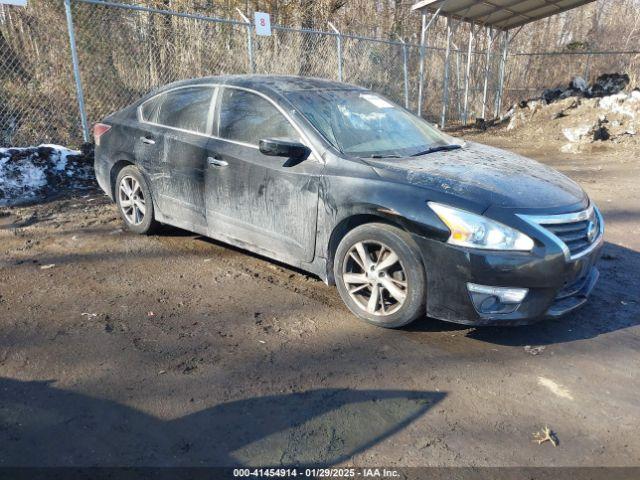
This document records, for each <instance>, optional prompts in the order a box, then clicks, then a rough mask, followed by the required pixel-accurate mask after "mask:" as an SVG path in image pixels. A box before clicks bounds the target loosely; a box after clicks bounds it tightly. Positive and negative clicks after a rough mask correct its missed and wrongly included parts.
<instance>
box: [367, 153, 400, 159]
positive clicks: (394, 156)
mask: <svg viewBox="0 0 640 480" xmlns="http://www.w3.org/2000/svg"><path fill="white" fill-rule="evenodd" d="M367 158H402V157H401V156H400V155H380V154H379V153H374V154H373V155H370V156H368V157H367Z"/></svg>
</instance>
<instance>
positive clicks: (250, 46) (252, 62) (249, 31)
mask: <svg viewBox="0 0 640 480" xmlns="http://www.w3.org/2000/svg"><path fill="white" fill-rule="evenodd" d="M236 11H237V12H238V13H239V14H240V18H242V21H243V22H245V23H246V24H247V55H248V56H249V68H250V69H251V73H256V62H255V60H254V58H253V32H252V27H253V26H252V25H251V20H249V19H248V18H247V16H246V15H245V14H244V13H242V10H240V9H239V8H236Z"/></svg>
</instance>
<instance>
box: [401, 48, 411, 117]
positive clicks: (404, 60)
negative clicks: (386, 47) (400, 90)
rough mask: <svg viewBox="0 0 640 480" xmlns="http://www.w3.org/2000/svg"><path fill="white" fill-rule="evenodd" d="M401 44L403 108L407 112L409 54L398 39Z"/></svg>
mask: <svg viewBox="0 0 640 480" xmlns="http://www.w3.org/2000/svg"><path fill="white" fill-rule="evenodd" d="M399 40H400V43H402V75H403V78H404V108H406V109H407V110H409V52H408V51H407V43H406V42H405V41H404V40H403V39H402V38H399Z"/></svg>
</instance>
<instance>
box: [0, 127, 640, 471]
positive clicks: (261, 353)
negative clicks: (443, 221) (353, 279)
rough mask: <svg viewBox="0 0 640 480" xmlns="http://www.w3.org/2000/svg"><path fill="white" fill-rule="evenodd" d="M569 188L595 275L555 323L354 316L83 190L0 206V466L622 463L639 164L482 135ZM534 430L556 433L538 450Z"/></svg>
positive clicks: (225, 250) (635, 368) (631, 402)
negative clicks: (598, 250) (581, 216)
mask: <svg viewBox="0 0 640 480" xmlns="http://www.w3.org/2000/svg"><path fill="white" fill-rule="evenodd" d="M469 138H472V139H474V140H477V141H481V142H485V143H491V144H493V145H496V146H501V147H506V148H510V149H513V150H515V151H517V152H519V153H524V154H527V155H529V156H532V157H535V158H537V159H539V160H542V161H544V162H545V163H547V164H549V165H551V166H553V167H555V168H558V169H560V170H561V171H563V172H565V173H566V174H568V175H569V176H571V177H572V178H574V179H575V180H577V181H579V182H580V183H581V184H582V185H583V186H584V187H585V188H586V190H587V191H588V192H589V194H590V195H591V196H592V198H593V199H594V200H595V201H596V202H597V203H598V205H599V206H600V207H601V209H602V211H603V213H604V217H605V220H606V222H607V233H606V240H607V245H606V248H605V253H604V258H603V260H602V261H601V263H600V269H601V278H600V282H599V284H598V286H597V288H596V290H595V292H594V294H593V297H592V298H591V300H590V302H589V303H588V304H587V305H586V306H585V307H584V308H583V309H582V310H580V311H579V312H577V313H575V314H572V315H571V316H569V317H567V318H564V319H562V320H558V321H545V322H543V323H540V324H537V325H534V326H528V327H512V328H482V329H475V328H466V327H461V326H456V325H453V324H446V323H441V322H438V321H435V320H431V319H426V318H425V319H424V320H423V321H420V322H417V323H415V324H414V325H411V326H410V327H408V328H405V329H402V330H398V331H389V330H383V329H380V328H375V327H372V326H369V325H367V324H364V323H362V322H360V321H358V320H357V319H356V318H354V317H353V316H352V315H351V314H350V313H349V312H348V311H347V309H346V308H345V307H344V306H343V305H342V302H341V300H340V298H339V297H338V294H337V292H336V291H335V290H334V288H331V287H328V286H326V285H325V284H323V283H322V282H320V281H318V280H317V279H315V278H312V277H309V276H307V275H305V274H304V273H301V272H299V271H296V270H292V269H290V268H287V267H284V266H282V265H279V264H276V263H274V262H271V261H269V260H266V259H263V258H259V257H257V256H252V255H249V254H246V253H244V252H242V251H240V250H237V249H234V248H229V247H226V246H224V245H222V244H219V243H216V242H213V241H210V240H207V239H205V238H202V237H198V236H195V235H191V234H189V233H186V232H183V231H180V230H176V229H170V228H167V229H165V230H164V231H163V232H162V233H161V234H160V235H157V236H152V237H141V236H136V235H133V234H129V233H126V232H123V231H122V229H121V224H120V221H119V219H118V218H117V213H116V209H115V207H114V206H113V205H111V204H110V203H108V201H107V199H106V197H104V196H103V195H101V194H99V193H97V192H96V193H89V194H87V193H86V192H85V193H82V194H77V195H76V196H66V197H63V198H59V199H57V200H52V201H48V202H45V203H41V204H39V205H35V206H31V207H24V208H15V209H10V210H9V209H5V215H4V216H3V217H0V227H1V228H0V255H1V256H0V445H1V448H0V466H8V465H39V466H40V465H71V466H87V465H101V466H112V465H120V466H122V465H145V466H166V465H177V466H183V465H190V466H191V465H195V466H199V465H249V464H250V465H257V466H270V465H275V466H277V465H281V464H305V465H310V464H345V465H347V464H349V465H356V466H372V465H378V466H381V465H384V466H434V465H438V466H441V465H447V466H458V465H471V466H485V465H490V466H524V465H563V466H577V465H589V466H593V465H611V466H613V465H616V466H623V465H640V439H639V438H638V435H637V429H638V419H640V402H639V401H638V392H640V351H639V350H640V300H639V298H638V297H639V296H638V293H639V292H640V187H639V186H638V184H639V182H640V162H639V161H638V153H640V150H635V151H622V150H621V149H620V148H618V149H617V150H613V149H608V148H606V147H604V146H600V145H597V146H595V147H594V148H590V150H589V151H588V152H585V153H581V154H565V153H560V151H559V146H560V145H561V143H558V142H551V143H549V142H544V143H543V142H540V143H538V142H537V141H535V140H534V141H531V140H529V141H528V142H527V141H526V140H525V139H523V138H521V136H509V135H507V134H501V133H496V132H495V131H493V132H487V133H484V134H471V135H470V137H469ZM545 426H549V427H550V428H551V429H552V430H553V431H554V432H556V434H557V437H558V439H559V442H560V443H559V445H558V446H557V447H555V448H554V447H553V446H552V445H551V444H549V443H545V444H542V445H538V444H537V443H535V442H533V441H532V438H533V433H534V432H536V431H539V430H541V429H542V428H543V427H545Z"/></svg>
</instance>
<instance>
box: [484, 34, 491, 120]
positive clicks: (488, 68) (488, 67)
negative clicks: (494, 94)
mask: <svg viewBox="0 0 640 480" xmlns="http://www.w3.org/2000/svg"><path fill="white" fill-rule="evenodd" d="M493 38H494V36H493V28H489V30H488V31H487V52H486V57H485V65H484V88H483V90H482V119H483V120H486V118H487V95H488V93H489V74H490V73H491V47H492V46H493Z"/></svg>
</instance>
